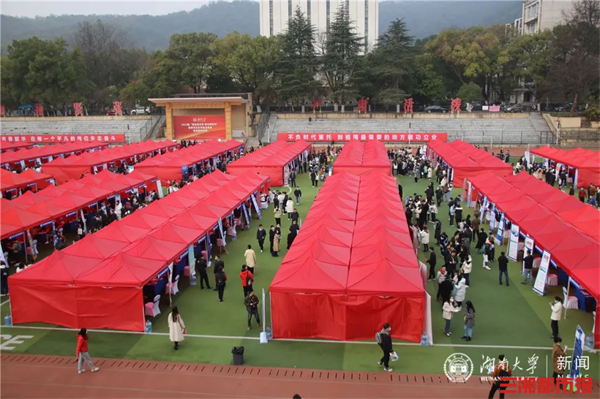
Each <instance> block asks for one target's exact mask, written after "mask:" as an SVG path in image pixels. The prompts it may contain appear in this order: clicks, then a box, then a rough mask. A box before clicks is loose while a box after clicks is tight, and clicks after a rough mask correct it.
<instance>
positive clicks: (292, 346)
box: [1, 175, 600, 378]
mask: <svg viewBox="0 0 600 399" xmlns="http://www.w3.org/2000/svg"><path fill="white" fill-rule="evenodd" d="M398 180H399V182H400V183H401V184H402V186H403V189H404V195H412V194H413V193H419V194H423V193H424V190H425V188H426V186H427V184H428V182H427V181H426V180H421V181H419V182H418V183H415V182H414V179H412V178H411V177H402V178H398ZM298 184H299V186H300V187H301V190H302V193H303V197H302V201H301V205H300V206H299V207H298V211H299V213H300V217H301V218H304V216H305V215H306V214H307V212H308V210H309V209H310V205H311V204H312V202H313V200H314V198H315V196H316V195H317V190H318V189H317V188H312V187H311V186H310V180H309V178H308V175H300V176H299V178H298ZM285 190H287V189H285ZM459 193H460V191H459V190H455V192H454V196H457V195H459ZM447 212H448V207H447V205H445V204H442V205H441V206H440V207H439V213H438V218H440V219H441V220H442V223H443V230H444V231H446V232H447V233H448V234H449V235H451V234H452V233H453V230H451V229H449V228H448V227H449V226H448V216H447ZM469 213H472V209H468V208H466V206H464V214H465V217H466V215H467V214H469ZM259 223H262V224H263V226H264V227H265V229H267V230H268V228H269V226H270V225H271V224H273V223H274V218H273V213H272V207H271V208H270V209H267V210H265V211H263V218H262V220H261V221H260V222H259V221H258V220H253V221H252V226H251V228H250V230H244V231H242V232H239V233H238V238H237V241H234V242H231V241H229V242H228V244H227V250H228V253H227V254H225V255H224V256H223V260H224V261H225V266H226V268H225V270H226V272H227V275H228V278H229V281H228V285H227V289H226V291H225V298H224V299H225V300H224V302H222V303H220V302H219V301H218V298H217V293H216V292H215V291H212V290H201V289H200V287H199V285H197V286H189V285H188V282H187V279H183V282H182V283H181V284H180V289H181V291H180V293H179V294H178V295H177V296H176V297H175V298H174V304H175V305H177V306H178V307H179V310H180V312H181V314H182V317H183V319H184V321H185V323H186V327H187V331H188V334H189V336H188V337H187V339H186V340H185V341H184V342H183V343H182V344H181V347H180V350H179V351H174V350H173V347H172V344H171V343H170V342H169V339H168V336H167V335H165V334H166V333H168V327H167V320H166V317H167V314H168V313H169V309H168V306H167V305H168V301H162V305H161V309H162V312H163V313H162V314H161V315H159V316H158V317H157V318H156V319H155V320H154V321H153V329H154V333H159V334H136V333H134V334H130V333H121V332H93V333H92V334H91V338H90V353H91V355H92V356H96V357H112V358H128V359H150V360H166V361H179V362H201V363H214V364H231V363H232V355H231V348H232V347H233V346H238V345H243V346H244V347H245V349H246V353H245V362H246V363H247V364H249V365H255V366H277V367H298V368H318V369H335V370H364V371H377V370H379V368H378V367H377V364H376V363H377V360H379V358H380V357H381V355H380V349H379V348H378V347H377V346H376V345H374V342H359V343H338V342H331V341H321V342H319V340H308V341H306V340H304V341H298V340H295V341H291V340H290V341H278V340H272V341H270V342H269V343H268V344H266V345H261V344H260V343H259V341H258V336H259V332H260V330H259V329H258V328H256V327H254V328H253V329H252V330H251V331H247V324H246V311H245V307H244V305H243V303H242V300H243V292H242V287H241V281H240V279H239V271H240V267H241V265H242V264H243V263H244V256H243V253H244V250H245V248H246V245H248V244H252V246H253V248H254V249H255V250H256V251H257V259H258V265H257V267H256V282H255V284H254V288H255V291H256V292H257V293H259V297H260V291H261V290H262V289H264V290H265V291H266V292H267V300H268V287H269V284H270V282H271V280H272V279H273V277H274V276H275V273H276V272H277V269H278V267H279V266H280V264H281V261H282V260H283V258H284V257H285V254H286V252H287V250H286V249H285V246H286V238H287V229H288V227H289V224H290V222H289V221H288V220H287V219H286V217H285V216H284V217H283V226H282V233H283V237H282V241H281V244H282V245H281V248H282V251H281V252H280V256H279V257H278V258H273V257H271V256H270V254H269V252H268V241H267V244H266V245H265V246H266V248H267V251H266V252H264V253H260V251H259V250H258V243H257V242H256V238H255V237H256V229H257V228H258V224H259ZM431 236H432V238H431V241H432V243H434V239H433V231H432V232H431ZM473 248H474V244H473ZM505 250H506V248H505V247H497V248H496V258H498V256H500V251H505ZM474 252H475V251H474ZM436 253H438V254H439V250H436ZM472 256H473V272H472V273H471V276H470V281H471V285H470V287H469V288H468V290H467V295H466V299H467V300H471V301H472V302H473V304H474V306H475V308H476V310H477V313H476V325H475V328H474V332H473V340H472V341H471V342H465V341H464V340H461V338H460V337H461V336H462V332H463V331H462V329H463V326H462V314H461V313H459V314H457V315H456V316H455V319H454V320H453V322H452V328H451V331H452V332H453V335H452V337H446V336H445V335H444V334H443V325H444V324H443V319H442V316H441V305H440V303H438V302H435V296H436V291H437V283H436V282H435V281H431V282H428V283H427V290H428V292H429V294H430V295H431V296H432V298H433V301H432V319H433V340H434V346H433V347H421V346H419V345H418V344H413V343H402V345H400V343H399V342H396V351H397V352H398V353H399V355H400V361H399V362H396V363H394V365H393V367H394V369H395V371H399V372H407V373H433V374H442V373H443V372H444V370H443V364H444V361H445V359H446V358H447V357H448V356H449V355H450V354H451V353H454V352H461V353H465V354H467V355H468V356H470V357H471V359H472V360H473V363H474V366H475V370H474V373H475V374H481V375H484V374H486V369H485V368H484V367H483V365H484V363H485V361H486V360H487V359H488V358H494V357H497V355H498V354H500V353H504V354H505V355H506V356H507V358H508V360H509V361H510V363H511V364H512V366H513V368H514V369H515V374H516V375H521V376H526V375H536V376H546V375H550V376H551V375H552V360H551V351H550V350H551V348H552V340H551V338H550V306H549V305H548V302H550V300H551V298H553V297H554V295H562V292H561V291H560V287H548V292H547V294H546V296H540V295H538V294H536V293H535V292H533V290H532V288H531V287H530V286H525V285H522V284H520V283H521V281H522V279H521V274H520V265H519V264H517V263H516V262H511V263H510V265H509V269H510V270H509V275H510V279H511V285H510V287H506V286H504V285H502V286H500V285H499V284H498V266H497V262H495V263H492V264H491V268H492V270H491V271H487V270H485V269H483V268H482V256H481V255H479V254H477V253H473V254H472ZM424 258H425V253H423V252H422V250H420V252H419V259H421V260H423V259H424ZM438 259H439V256H438ZM438 263H440V261H438ZM211 275H212V273H210V271H209V276H211ZM1 310H2V312H1V313H2V318H3V319H4V316H5V315H6V314H7V313H8V311H9V304H8V303H6V304H4V305H3V306H2V308H1ZM266 317H267V321H270V318H269V314H268V306H267V315H266ZM592 319H593V318H592V314H591V313H585V312H583V311H580V310H569V312H568V319H567V320H561V321H560V323H559V325H560V335H561V336H562V337H563V340H564V341H563V344H566V345H568V346H569V347H571V346H572V345H573V341H574V336H575V328H576V326H577V325H580V326H581V327H582V328H583V329H584V331H585V332H586V333H587V334H590V333H591V331H592V322H593V320H592ZM383 322H385V321H384V320H382V323H383ZM268 324H269V323H268ZM32 326H40V327H54V326H47V325H41V324H35V325H32ZM378 328H379V326H374V332H375V331H376V330H377V329H378ZM161 333H162V334H161ZM9 335H10V336H13V337H14V336H15V335H27V336H31V338H26V339H23V343H22V344H16V345H12V344H6V345H3V348H2V349H3V351H10V352H11V353H32V354H48V355H68V356H71V355H73V354H74V352H75V343H76V339H75V333H74V332H73V331H71V330H65V329H52V330H46V329H27V328H19V327H12V328H3V329H2V340H3V342H5V341H6V340H7V339H8V336H9ZM6 346H8V347H12V348H13V349H12V350H11V349H9V348H6ZM584 355H589V356H590V358H589V363H590V370H588V371H584V372H583V373H584V374H589V375H590V376H593V377H594V378H598V377H599V376H600V374H599V373H600V364H599V363H600V356H598V355H597V354H591V353H590V352H587V351H586V352H585V353H584ZM548 373H549V374H548Z"/></svg>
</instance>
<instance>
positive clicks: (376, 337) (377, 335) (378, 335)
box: [375, 331, 383, 345]
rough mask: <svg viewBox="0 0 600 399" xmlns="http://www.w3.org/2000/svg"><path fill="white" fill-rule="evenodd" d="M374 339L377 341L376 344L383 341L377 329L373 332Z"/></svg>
mask: <svg viewBox="0 0 600 399" xmlns="http://www.w3.org/2000/svg"><path fill="white" fill-rule="evenodd" d="M375 341H376V342H377V345H381V344H382V343H383V341H382V340H381V331H378V332H377V333H376V334H375Z"/></svg>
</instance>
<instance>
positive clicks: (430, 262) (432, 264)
mask: <svg viewBox="0 0 600 399" xmlns="http://www.w3.org/2000/svg"><path fill="white" fill-rule="evenodd" d="M436 262H437V259H436V256H435V249H434V248H433V247H430V248H429V259H426V260H425V263H427V264H428V265H429V276H428V277H427V279H428V280H435V264H436Z"/></svg>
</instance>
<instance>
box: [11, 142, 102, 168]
mask: <svg viewBox="0 0 600 399" xmlns="http://www.w3.org/2000/svg"><path fill="white" fill-rule="evenodd" d="M107 147H108V144H106V143H100V142H96V143H83V142H82V143H78V142H75V143H66V144H53V145H44V146H41V147H33V148H29V149H24V150H19V151H11V152H5V153H2V154H1V155H0V166H2V167H3V168H6V166H10V167H11V169H17V170H22V169H25V167H33V166H35V164H36V163H38V164H40V165H41V164H44V163H47V162H50V161H52V160H53V159H55V158H57V157H62V158H66V157H69V156H70V155H73V154H75V155H77V154H81V153H83V152H86V151H95V150H101V149H103V148H107Z"/></svg>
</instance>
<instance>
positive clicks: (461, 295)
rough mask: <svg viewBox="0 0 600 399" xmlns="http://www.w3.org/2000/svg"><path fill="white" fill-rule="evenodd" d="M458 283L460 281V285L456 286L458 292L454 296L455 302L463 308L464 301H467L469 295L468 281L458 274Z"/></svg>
mask: <svg viewBox="0 0 600 399" xmlns="http://www.w3.org/2000/svg"><path fill="white" fill-rule="evenodd" d="M456 281H458V283H456V285H455V286H454V289H455V290H456V292H455V294H454V300H455V301H456V303H457V304H458V306H461V305H462V303H463V301H464V300H465V296H466V295H467V280H465V278H464V276H463V275H462V274H460V273H457V274H456Z"/></svg>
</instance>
